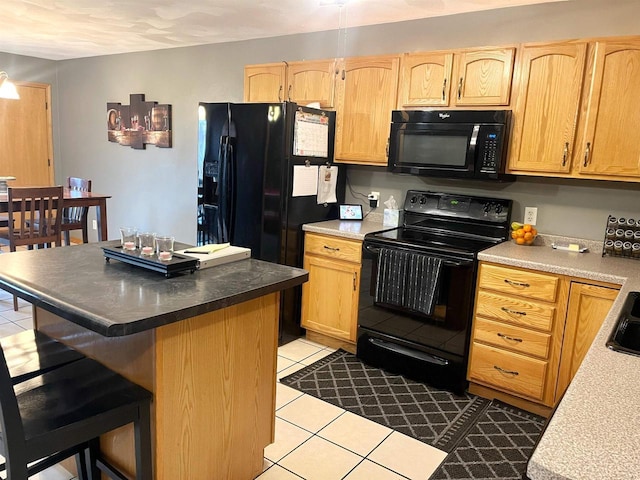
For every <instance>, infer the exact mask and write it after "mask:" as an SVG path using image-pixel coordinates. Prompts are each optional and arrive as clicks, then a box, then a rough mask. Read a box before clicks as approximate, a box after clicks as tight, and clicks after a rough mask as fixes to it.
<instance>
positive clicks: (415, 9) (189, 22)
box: [0, 0, 566, 60]
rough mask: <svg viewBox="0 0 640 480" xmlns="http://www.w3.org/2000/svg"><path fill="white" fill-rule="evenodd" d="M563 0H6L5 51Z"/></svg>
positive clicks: (185, 38)
mask: <svg viewBox="0 0 640 480" xmlns="http://www.w3.org/2000/svg"><path fill="white" fill-rule="evenodd" d="M341 1H343V2H344V0H341ZM556 1H566V0H350V1H349V3H348V4H346V5H345V6H342V7H340V6H336V5H322V6H321V5H320V0H273V1H266V0H187V1H185V0H182V1H177V0H136V1H135V2H133V1H130V0H2V3H1V6H2V14H1V15H0V51H2V52H6V53H14V54H19V55H29V56H33V57H39V58H47V59H51V60H62V59H70V58H80V57H92V56H97V55H110V54H116V53H128V52H137V51H145V50H158V49H162V48H173V47H184V46H191V45H203V44H208V43H221V42H229V41H236V40H247V39H254V38H265V37H274V36H280V35H288V34H295V33H305V32H317V31H324V30H335V29H338V27H341V28H344V27H345V26H347V27H356V26H362V25H374V24H380V23H391V22H399V21H404V20H413V19H419V18H427V17H435V16H442V15H452V14H456V13H464V12H472V11H479V10H490V9H494V8H502V7H511V6H518V5H528V4H536V3H549V2H556Z"/></svg>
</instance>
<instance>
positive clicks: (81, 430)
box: [0, 349, 152, 480]
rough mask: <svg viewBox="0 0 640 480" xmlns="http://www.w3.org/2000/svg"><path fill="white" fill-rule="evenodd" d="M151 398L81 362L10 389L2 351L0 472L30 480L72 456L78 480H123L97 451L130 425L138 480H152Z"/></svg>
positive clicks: (16, 479)
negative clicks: (103, 478) (108, 436)
mask: <svg viewBox="0 0 640 480" xmlns="http://www.w3.org/2000/svg"><path fill="white" fill-rule="evenodd" d="M151 399H152V394H151V392H149V391H147V390H145V389H144V388H142V387H140V386H139V385H136V384H134V383H132V382H130V381H129V380H127V379H125V378H124V377H122V376H121V375H119V374H117V373H115V372H114V371H112V370H110V369H108V368H106V367H105V366H103V365H102V364H100V363H99V362H96V361H95V360H92V359H90V358H84V359H82V360H78V361H77V362H74V363H71V364H69V365H65V366H63V367H60V368H57V369H55V370H52V371H50V372H47V373H44V374H43V375H40V376H37V377H34V378H32V379H30V380H27V381H24V382H22V383H20V384H18V385H16V386H15V388H14V386H13V385H12V381H11V378H10V375H9V369H8V367H7V362H6V359H5V355H4V351H3V350H2V349H0V428H1V431H2V435H1V436H2V441H1V442H0V454H2V456H4V458H5V460H6V463H5V464H3V465H2V466H1V468H2V469H3V470H6V473H7V478H10V479H11V480H26V479H27V478H28V477H30V476H32V475H35V474H36V473H38V472H41V471H42V470H44V469H46V468H49V467H50V466H52V465H55V464H56V463H59V462H60V461H61V460H64V459H65V458H69V457H71V456H73V455H75V457H76V463H77V465H78V476H79V478H80V479H92V480H93V479H96V480H97V479H98V478H99V476H100V471H102V472H105V473H106V474H107V475H108V476H109V477H110V478H113V479H119V480H122V479H126V477H125V476H124V475H123V474H122V473H121V472H118V470H117V469H115V468H114V467H113V466H112V465H110V464H109V463H108V462H107V461H106V460H105V459H104V458H102V457H101V455H100V451H99V437H100V435H102V434H104V433H107V432H109V431H111V430H115V429H116V428H119V427H122V426H124V425H127V424H130V423H133V425H134V432H135V458H136V479H137V480H151V479H152V459H151V425H150V423H151V420H150V417H151V415H150V403H151Z"/></svg>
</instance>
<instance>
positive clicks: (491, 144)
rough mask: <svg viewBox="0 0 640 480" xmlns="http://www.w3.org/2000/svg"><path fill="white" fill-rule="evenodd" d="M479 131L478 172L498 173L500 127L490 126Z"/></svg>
mask: <svg viewBox="0 0 640 480" xmlns="http://www.w3.org/2000/svg"><path fill="white" fill-rule="evenodd" d="M483 130H484V131H481V135H482V137H481V139H482V140H481V142H479V147H480V152H479V153H480V156H479V158H480V173H498V172H499V171H500V166H501V165H500V163H501V162H502V141H501V140H502V139H501V137H502V128H501V127H500V126H497V125H495V126H491V128H486V127H485V128H484V129H483Z"/></svg>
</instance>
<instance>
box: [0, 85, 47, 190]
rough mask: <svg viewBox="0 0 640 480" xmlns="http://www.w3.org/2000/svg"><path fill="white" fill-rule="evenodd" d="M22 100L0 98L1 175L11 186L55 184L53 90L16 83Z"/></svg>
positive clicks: (42, 86) (44, 86)
mask: <svg viewBox="0 0 640 480" xmlns="http://www.w3.org/2000/svg"><path fill="white" fill-rule="evenodd" d="M15 84H16V87H17V89H18V93H19V94H20V100H9V99H4V98H0V176H13V177H16V180H15V181H11V182H9V186H23V185H24V186H47V185H53V182H54V178H53V141H52V133H51V111H50V109H49V105H51V87H50V85H46V84H41V83H28V82H15Z"/></svg>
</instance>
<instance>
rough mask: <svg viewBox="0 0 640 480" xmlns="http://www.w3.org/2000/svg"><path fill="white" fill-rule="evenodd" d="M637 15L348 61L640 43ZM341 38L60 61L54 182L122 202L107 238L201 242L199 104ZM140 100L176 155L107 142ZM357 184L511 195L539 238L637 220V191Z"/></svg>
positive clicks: (444, 21)
mask: <svg viewBox="0 0 640 480" xmlns="http://www.w3.org/2000/svg"><path fill="white" fill-rule="evenodd" d="M638 18H640V2H638V1H637V0H616V1H615V2H611V1H602V0H597V1H596V0H580V1H578V0H573V1H569V2H561V3H553V4H548V5H538V6H531V7H515V8H506V9H501V10H497V11H490V12H481V13H475V14H466V15H456V16H449V17H439V18H434V19H427V20H419V21H411V22H402V23H395V24H387V25H380V26H372V27H365V28H358V29H349V30H348V35H347V45H346V55H347V56H356V55H375V54H384V53H400V52H406V51H422V50H434V49H444V48H456V47H473V46H485V45H504V44H508V43H518V42H523V41H542V40H555V39H567V38H580V37H590V36H608V35H627V34H640V23H639V22H638V21H637V19H638ZM328 27H329V28H332V27H334V26H331V25H329V26H328ZM335 27H337V25H335ZM337 40H338V39H337V32H336V31H335V30H334V31H327V32H321V33H315V34H308V35H295V36H286V37H277V38H270V39H263V40H254V41H246V42H235V43H228V44H218V45H207V46H198V47H189V48H177V49H170V50H162V51H155V52H142V53H135V54H126V55H113V56H102V57H94V58H86V59H77V60H67V61H61V62H57V63H56V66H57V80H56V79H55V78H52V82H57V88H56V89H54V121H55V122H56V123H57V125H56V128H57V129H58V130H59V134H56V135H55V138H54V143H55V151H56V157H55V161H56V178H57V180H58V181H59V182H60V181H61V180H62V179H64V178H65V177H66V176H67V175H74V176H82V177H88V178H91V179H92V180H93V189H94V191H96V192H100V193H109V194H111V195H112V196H113V198H112V199H111V200H109V202H108V209H109V232H110V233H109V237H110V238H117V236H118V227H119V226H120V225H123V224H135V225H137V226H139V227H140V228H144V229H151V230H155V231H157V232H162V233H169V234H173V235H175V236H176V238H178V239H179V240H181V241H184V242H189V243H191V242H194V241H195V206H196V176H197V175H196V147H197V105H198V102H199V101H241V99H242V89H243V67H244V65H246V64H252V63H263V62H272V61H280V60H302V59H317V58H332V57H334V56H335V55H336V52H337ZM0 48H1V47H0ZM341 48H342V47H341ZM26 58H27V57H16V56H12V55H3V54H0V65H4V64H5V62H6V61H7V60H8V61H12V60H13V61H14V63H15V66H16V71H17V72H19V74H18V73H12V77H13V78H14V79H16V80H32V78H31V75H34V74H33V73H32V72H27V71H26V69H25V70H23V69H21V68H19V65H20V64H21V63H22V62H23V61H24V62H26V60H25V59H26ZM3 60H4V61H3ZM29 63H31V60H29ZM3 68H4V67H3ZM7 68H8V67H7ZM50 68H51V67H50V62H48V63H46V65H43V69H44V70H45V71H48V70H50ZM22 75H24V77H23V76H22ZM132 93H134V94H135V93H143V94H145V96H146V100H148V101H157V102H158V103H169V104H171V105H172V108H173V127H174V130H173V148H170V149H160V148H156V147H154V146H148V147H147V149H146V150H133V149H131V148H129V147H123V146H121V145H118V144H116V143H109V142H108V141H107V132H106V104H107V102H121V103H124V104H128V103H129V95H130V94H132ZM348 175H349V180H350V183H351V185H352V187H353V189H354V190H355V191H358V192H361V193H365V194H366V193H368V192H369V191H370V190H371V189H372V188H374V187H375V188H374V189H375V190H380V191H381V192H382V193H383V195H382V196H383V199H386V198H387V197H388V195H389V194H391V193H393V194H394V196H397V197H399V198H402V197H403V195H404V192H405V191H406V190H407V189H408V188H421V189H431V190H442V191H450V192H454V193H471V194H478V195H495V196H500V197H506V198H512V199H514V201H515V204H516V212H515V214H514V218H519V217H521V216H522V209H523V207H524V206H529V205H531V206H538V208H539V211H538V217H539V222H538V225H539V227H540V228H539V229H540V231H542V232H547V233H557V234H565V235H571V236H580V237H584V238H590V239H598V240H599V239H602V237H603V232H604V222H605V220H606V214H607V213H609V212H611V213H615V214H617V215H623V214H624V215H625V216H627V217H629V216H634V215H635V218H638V217H640V204H639V202H638V199H639V198H640V197H639V196H638V192H639V191H640V184H621V183H614V182H595V181H572V180H540V179H520V180H518V181H517V182H515V183H513V184H503V185H498V184H484V183H481V182H453V181H445V180H443V181H438V180H425V179H422V178H418V177H409V176H398V175H391V174H388V173H386V172H385V171H384V169H375V168H370V167H349V169H348ZM91 233H93V232H91ZM94 238H95V236H94Z"/></svg>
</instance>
